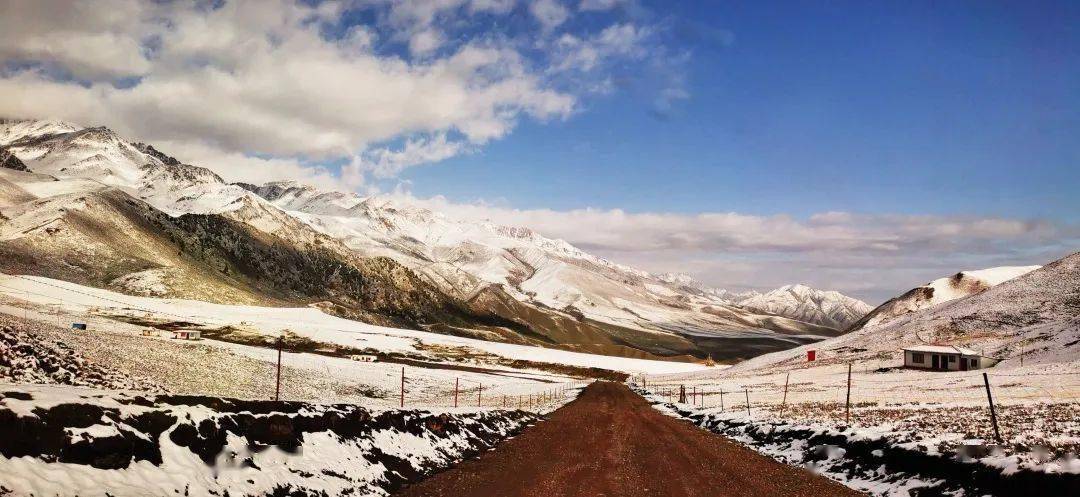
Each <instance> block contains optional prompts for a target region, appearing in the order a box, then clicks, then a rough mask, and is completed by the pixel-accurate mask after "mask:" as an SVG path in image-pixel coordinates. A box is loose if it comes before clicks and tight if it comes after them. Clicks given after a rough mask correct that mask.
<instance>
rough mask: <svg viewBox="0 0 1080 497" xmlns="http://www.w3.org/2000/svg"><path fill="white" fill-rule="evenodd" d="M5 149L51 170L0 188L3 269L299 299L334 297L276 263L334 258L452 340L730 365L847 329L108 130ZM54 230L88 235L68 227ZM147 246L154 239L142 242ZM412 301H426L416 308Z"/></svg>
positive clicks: (533, 240)
mask: <svg viewBox="0 0 1080 497" xmlns="http://www.w3.org/2000/svg"><path fill="white" fill-rule="evenodd" d="M0 146H3V147H6V148H7V149H8V150H10V151H11V153H12V154H14V156H15V157H17V158H18V159H19V160H21V161H22V162H23V163H25V165H26V167H27V168H28V169H29V170H30V171H33V172H34V173H38V174H36V175H31V174H26V173H22V174H23V176H19V177H18V178H17V181H16V180H15V179H14V176H12V174H15V173H14V172H13V171H12V172H11V174H6V176H5V177H6V178H7V181H6V183H2V182H0V195H3V198H4V199H6V200H3V199H0V201H3V202H6V204H0V205H2V206H3V207H0V208H2V209H3V213H2V215H3V216H5V217H6V218H7V219H9V220H10V221H8V222H6V223H5V226H4V227H3V231H2V233H4V235H3V238H4V240H5V242H4V243H5V247H6V250H7V251H8V254H10V255H11V256H12V258H11V259H10V260H9V263H8V269H16V268H20V269H21V270H22V271H32V270H36V271H38V272H40V271H43V270H45V269H42V268H43V267H45V266H41V264H42V263H44V262H45V261H53V262H62V264H59V265H55V266H48V267H50V268H58V269H55V270H53V269H50V270H48V271H53V272H50V273H49V274H44V273H42V274H43V275H46V276H52V277H56V278H61V279H66V278H72V279H73V280H74V281H79V282H82V283H85V284H92V285H99V286H107V287H110V288H115V289H121V290H124V291H129V292H134V293H142V294H152V295H173V294H175V296H184V297H191V298H205V299H210V300H213V301H224V302H252V301H269V302H273V301H281V300H286V301H291V302H295V301H296V299H300V300H301V301H303V300H304V299H310V298H312V297H315V296H316V295H321V294H322V293H321V289H319V288H316V286H317V285H318V283H317V282H316V281H314V280H312V279H311V278H305V277H304V276H303V275H301V274H287V273H288V271H280V270H277V269H276V268H277V266H266V264H268V263H269V261H272V262H276V263H280V264H284V266H285V267H288V268H290V270H299V269H300V268H302V267H306V268H308V269H307V270H310V271H313V272H312V273H311V274H316V275H321V274H326V275H327V277H332V278H338V277H340V276H339V273H338V272H337V271H338V270H336V269H333V268H325V267H324V268H320V269H318V270H313V269H311V264H313V263H318V264H322V263H326V262H329V261H335V262H334V264H344V266H345V267H349V268H351V269H355V270H357V271H359V274H367V275H369V276H372V275H373V276H374V281H379V282H381V283H382V285H381V286H378V287H374V286H373V285H366V286H361V287H357V288H363V289H364V292H366V295H364V298H366V299H368V301H367V303H368V304H371V303H372V302H378V303H379V307H378V308H379V309H380V310H381V311H380V312H379V313H378V314H379V316H372V315H371V313H370V312H369V310H368V309H366V308H365V309H364V310H362V311H361V310H359V309H349V307H350V306H355V305H356V304H357V301H356V299H350V298H346V297H347V293H346V294H338V295H337V296H338V297H341V298H344V300H339V301H337V304H336V305H339V306H344V307H342V308H340V309H338V312H341V313H344V314H345V315H352V316H356V317H359V318H361V319H381V318H386V315H385V312H382V311H386V312H390V313H391V315H393V316H395V318H402V319H405V321H404V322H411V323H414V324H418V323H421V322H424V323H427V324H426V325H425V326H441V330H440V331H442V332H444V333H452V334H465V335H469V336H482V337H484V338H488V339H496V340H503V341H512V342H522V343H535V344H542V345H558V346H563V347H569V348H572V349H574V350H585V351H590V352H599V353H607V354H613V355H629V356H636V355H639V354H641V353H642V352H641V351H645V353H646V354H659V355H664V356H679V355H687V354H690V355H695V356H697V357H705V356H707V355H711V356H713V357H714V358H717V359H735V358H744V357H749V356H752V355H756V354H759V353H762V352H765V351H770V350H777V349H782V348H787V347H791V346H793V345H796V344H801V343H807V342H811V341H815V340H819V339H821V338H822V337H824V336H831V335H835V334H836V333H838V330H837V329H836V328H835V326H832V327H830V326H828V325H826V326H823V325H821V324H817V323H812V322H804V321H801V320H799V319H798V316H796V318H795V319H792V316H790V315H782V316H778V315H776V314H773V313H771V312H769V311H760V310H753V309H751V308H747V307H740V306H737V305H733V300H736V299H742V298H744V297H747V296H746V295H735V294H729V293H727V292H724V291H722V290H715V289H709V288H706V287H704V286H703V285H700V284H698V283H696V282H693V281H692V280H688V279H686V278H674V277H671V276H670V275H669V276H654V275H651V274H649V273H647V272H645V271H641V270H638V269H635V268H631V267H628V266H624V265H620V264H617V263H614V262H611V261H608V260H606V259H603V258H600V257H596V256H593V255H591V254H588V253H586V252H584V251H581V250H579V249H577V248H576V247H574V246H572V245H570V244H569V243H567V242H565V241H563V240H554V239H549V238H545V237H543V236H541V235H540V234H538V233H535V232H533V231H532V230H529V229H526V228H520V227H506V226H497V225H493V224H491V223H484V222H465V221H459V220H454V219H449V218H447V217H446V216H443V215H441V214H439V213H436V212H432V211H429V210H426V209H422V208H419V207H416V206H414V205H409V204H407V203H402V202H400V201H398V200H396V199H390V198H385V197H378V196H374V197H366V198H365V197H360V196H357V195H355V194H349V193H341V192H326V191H320V190H316V189H314V188H310V187H305V186H300V185H296V184H292V183H270V184H266V185H261V186H255V185H247V184H226V183H224V182H223V181H222V180H221V178H220V177H218V176H217V175H216V174H214V173H213V172H212V171H210V170H209V169H205V168H202V167H197V166H192V165H187V164H183V163H182V162H181V161H179V160H177V159H175V158H173V157H170V156H168V155H167V154H165V153H163V152H161V151H159V150H157V149H155V148H154V147H153V146H151V145H147V144H143V143H136V142H129V141H126V140H124V139H123V138H121V137H119V136H118V135H117V134H116V133H114V132H112V131H111V130H109V129H107V128H101V127H97V128H82V127H80V126H77V125H73V124H70V123H64V122H61V121H11V120H5V121H0ZM42 173H43V174H45V175H48V176H43V175H42ZM53 178H59V179H60V180H58V181H52V179H53ZM16 183H17V184H16ZM5 189H7V190H9V191H6V193H5ZM128 197H130V198H128ZM136 199H137V200H136ZM132 202H134V203H132ZM142 202H145V204H143V203H142ZM133 206H134V207H133ZM133 212H134V214H133ZM102 219H104V220H106V221H105V222H104V223H102ZM148 219H153V220H154V221H153V222H150V224H146V222H147V220H148ZM2 220H3V218H0V221H2ZM50 227H51V228H50ZM50 229H53V230H61V231H62V232H63V233H65V234H69V233H70V234H74V235H75V236H73V237H70V238H69V237H63V236H61V237H56V236H54V235H55V232H54V233H50V232H49V230H50ZM128 231H130V232H132V233H134V234H135V235H134V236H133V237H131V240H130V243H125V242H124V241H119V240H114V238H123V237H124V233H127V232H128ZM162 231H163V232H162ZM57 240H63V241H62V242H58V241H57ZM177 240H183V244H182V246H180V247H176V245H175V244H176V243H177ZM238 240H239V241H238ZM144 243H147V244H148V245H145V246H146V247H154V250H149V251H146V250H139V246H141V244H144ZM204 244H208V246H209V247H210V248H209V249H205V247H203V245H204ZM208 250H209V251H208ZM173 253H175V254H177V255H176V256H175V257H174V256H172V255H169V254H173ZM312 254H317V256H313V255H312ZM256 256H258V257H266V258H267V260H266V261H263V260H258V259H256V258H255V257H256ZM296 257H300V258H301V259H302V260H300V261H298V260H297V259H295V258H296ZM380 257H381V258H384V259H380ZM283 258H285V259H283ZM189 259H194V260H196V261H197V264H192V263H191V262H190V261H189ZM395 264H401V265H403V266H404V267H406V268H408V269H410V270H411V271H405V270H404V268H401V269H398V268H396V267H395ZM254 268H262V269H263V270H265V271H268V272H270V273H271V274H270V275H261V274H258V273H257V272H255V271H254V270H253V269H254ZM106 276H107V278H106ZM417 277H418V278H419V279H418V280H415V281H414V279H415V278H417ZM201 278H208V281H209V282H211V283H210V284H207V285H205V286H204V285H202V284H201V281H200V279H201ZM267 279H268V280H269V281H264V280H267ZM356 284H360V283H356ZM348 285H349V284H346V285H345V286H342V287H339V290H345V289H347V288H348V287H349V286H348ZM373 292H374V293H373ZM396 292H401V295H395V293H396ZM417 292H419V293H417ZM331 293H333V292H331ZM375 294H377V295H375ZM410 295H411V297H410ZM419 295H423V297H420V296H419ZM751 297H752V296H751ZM417 299H419V300H417ZM361 300H363V299H361ZM818 302H820V301H813V303H815V304H816V303H818ZM807 305H811V304H807ZM413 306H419V308H420V310H419V311H416V312H411V311H409V309H410V308H412V307H413ZM446 309H454V311H453V312H451V313H450V314H451V315H454V316H461V312H459V311H462V310H463V309H467V311H463V312H466V313H467V314H471V316H472V318H470V319H472V321H470V320H468V319H467V320H465V321H462V320H460V319H456V320H455V319H450V320H449V321H448V322H439V321H438V320H437V319H436V316H442V317H443V318H446V317H447V314H446V313H445V312H444V310H446ZM778 309H780V308H779V307H778ZM780 310H781V311H782V312H787V309H786V308H785V309H780ZM800 312H802V315H803V316H809V317H811V318H813V319H817V318H818V316H819V315H826V316H827V315H830V313H829V312H827V311H822V312H812V310H809V309H806V308H803V309H800ZM380 316H381V317H380ZM477 316H487V317H486V318H483V319H481V321H480V322H477V321H475V319H476V318H477ZM469 322H471V323H472V324H470V325H467V326H466V327H465V328H462V327H461V325H463V324H466V323H469ZM481 330H483V331H481Z"/></svg>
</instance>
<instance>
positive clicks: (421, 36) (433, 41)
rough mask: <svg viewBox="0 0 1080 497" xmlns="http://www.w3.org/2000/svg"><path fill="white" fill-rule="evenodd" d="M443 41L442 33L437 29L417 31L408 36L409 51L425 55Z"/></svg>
mask: <svg viewBox="0 0 1080 497" xmlns="http://www.w3.org/2000/svg"><path fill="white" fill-rule="evenodd" d="M442 43H443V35H442V33H441V32H439V30H437V29H431V28H428V29H425V30H423V31H418V32H416V33H414V34H413V35H412V37H411V38H409V51H410V52H412V53H413V54H414V55H426V54H429V53H431V52H432V51H434V50H435V49H437V48H439V46H441V45H442Z"/></svg>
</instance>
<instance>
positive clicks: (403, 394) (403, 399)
mask: <svg viewBox="0 0 1080 497" xmlns="http://www.w3.org/2000/svg"><path fill="white" fill-rule="evenodd" d="M401 407H405V366H402V367H401Z"/></svg>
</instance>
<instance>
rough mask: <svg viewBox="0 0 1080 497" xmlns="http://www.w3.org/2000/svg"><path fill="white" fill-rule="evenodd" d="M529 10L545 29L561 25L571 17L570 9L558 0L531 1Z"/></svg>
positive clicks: (549, 29)
mask: <svg viewBox="0 0 1080 497" xmlns="http://www.w3.org/2000/svg"><path fill="white" fill-rule="evenodd" d="M529 12H530V13H532V15H533V17H534V18H536V20H537V22H539V23H540V25H541V26H543V28H544V30H545V31H551V30H553V29H555V28H557V27H559V26H560V25H561V24H562V23H564V22H566V20H567V19H569V18H570V11H569V10H567V9H566V7H564V6H563V4H562V3H559V1H558V0H533V1H532V2H530V3H529Z"/></svg>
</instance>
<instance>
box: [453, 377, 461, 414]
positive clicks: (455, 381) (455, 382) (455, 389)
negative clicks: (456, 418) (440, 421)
mask: <svg viewBox="0 0 1080 497" xmlns="http://www.w3.org/2000/svg"><path fill="white" fill-rule="evenodd" d="M459 381H460V380H459V379H458V378H454V407H457V396H458V382H459Z"/></svg>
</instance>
